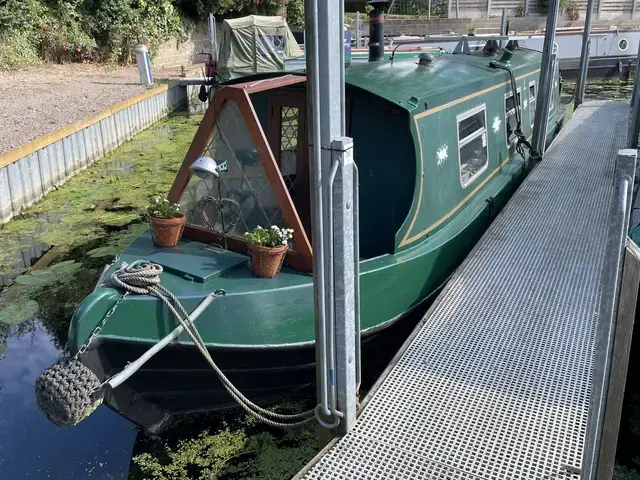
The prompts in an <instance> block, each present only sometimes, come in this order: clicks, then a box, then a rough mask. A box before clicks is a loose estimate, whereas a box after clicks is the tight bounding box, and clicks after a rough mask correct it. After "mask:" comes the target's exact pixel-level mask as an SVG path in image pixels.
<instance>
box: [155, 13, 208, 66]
mask: <svg viewBox="0 0 640 480" xmlns="http://www.w3.org/2000/svg"><path fill="white" fill-rule="evenodd" d="M209 49H210V47H209V35H208V26H207V24H206V23H201V24H198V25H197V26H196V27H195V29H194V30H193V31H192V32H191V33H190V34H189V38H188V39H187V40H186V41H180V40H177V39H171V40H169V41H167V42H165V43H163V44H162V45H161V46H160V48H159V49H158V52H157V53H156V55H154V57H153V58H152V59H151V66H152V68H175V67H179V66H181V65H191V64H194V63H204V61H205V59H206V58H207V57H206V55H198V53H199V52H209Z"/></svg>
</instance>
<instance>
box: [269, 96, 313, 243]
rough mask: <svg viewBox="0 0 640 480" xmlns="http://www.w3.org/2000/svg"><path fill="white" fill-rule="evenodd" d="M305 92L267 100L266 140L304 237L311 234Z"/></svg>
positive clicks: (271, 97)
mask: <svg viewBox="0 0 640 480" xmlns="http://www.w3.org/2000/svg"><path fill="white" fill-rule="evenodd" d="M306 104H307V101H306V95H305V93H304V92H278V93H272V94H271V95H270V97H269V105H268V108H269V125H268V139H269V144H270V146H271V150H272V151H273V155H274V157H275V159H276V163H277V164H278V168H280V173H281V174H282V178H283V179H284V183H285V185H286V187H287V190H288V191H289V195H291V199H292V200H293V204H294V205H295V207H296V210H297V211H298V215H299V216H300V220H301V221H302V225H303V226H304V228H305V230H306V231H307V234H309V238H310V234H311V197H310V189H309V183H310V182H309V148H308V142H307V109H306Z"/></svg>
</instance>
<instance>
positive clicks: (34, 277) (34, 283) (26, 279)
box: [16, 270, 57, 287]
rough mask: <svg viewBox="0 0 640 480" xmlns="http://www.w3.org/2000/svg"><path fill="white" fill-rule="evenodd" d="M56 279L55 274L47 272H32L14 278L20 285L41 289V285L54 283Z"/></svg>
mask: <svg viewBox="0 0 640 480" xmlns="http://www.w3.org/2000/svg"><path fill="white" fill-rule="evenodd" d="M56 279H57V277H56V274H55V273H53V272H50V271H49V270H34V271H33V272H29V273H27V274H25V275H20V276H18V277H16V282H18V283H19V284H20V285H28V286H31V287H42V286H43V285H48V284H50V283H53V282H55V281H56Z"/></svg>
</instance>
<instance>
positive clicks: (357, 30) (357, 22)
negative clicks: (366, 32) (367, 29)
mask: <svg viewBox="0 0 640 480" xmlns="http://www.w3.org/2000/svg"><path fill="white" fill-rule="evenodd" d="M360 28H361V27H360V12H356V48H360V37H362V31H361V30H360Z"/></svg>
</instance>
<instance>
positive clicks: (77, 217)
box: [62, 213, 89, 223]
mask: <svg viewBox="0 0 640 480" xmlns="http://www.w3.org/2000/svg"><path fill="white" fill-rule="evenodd" d="M88 218H89V215H87V214H85V213H74V214H73V215H67V216H66V217H62V223H81V222H84V221H85V220H87V219H88Z"/></svg>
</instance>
